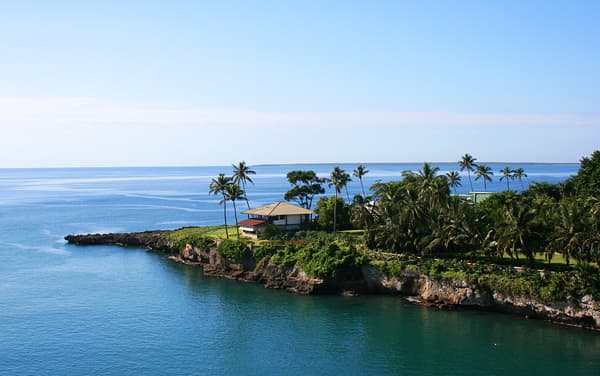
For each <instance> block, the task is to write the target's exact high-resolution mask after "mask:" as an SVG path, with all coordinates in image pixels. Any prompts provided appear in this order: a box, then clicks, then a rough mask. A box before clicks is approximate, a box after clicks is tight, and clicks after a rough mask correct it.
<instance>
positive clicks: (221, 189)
mask: <svg viewBox="0 0 600 376" xmlns="http://www.w3.org/2000/svg"><path fill="white" fill-rule="evenodd" d="M230 185H231V178H230V177H229V176H225V174H223V173H220V174H219V177H218V178H216V179H212V181H211V182H210V187H209V191H208V192H209V193H210V194H213V195H215V196H216V195H222V196H223V199H222V200H221V201H220V202H219V204H223V220H224V221H225V235H226V236H227V239H229V231H227V200H226V199H225V196H226V195H225V191H226V189H227V187H228V186H230Z"/></svg>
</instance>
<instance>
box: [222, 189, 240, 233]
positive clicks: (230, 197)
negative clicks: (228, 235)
mask: <svg viewBox="0 0 600 376" xmlns="http://www.w3.org/2000/svg"><path fill="white" fill-rule="evenodd" d="M244 197H245V192H244V190H243V189H242V188H240V186H239V185H237V184H229V185H228V186H227V187H226V188H225V198H224V199H223V201H231V202H232V203H233V214H234V215H235V230H236V231H237V237H238V239H239V238H240V228H239V225H238V217H237V208H236V206H235V201H236V200H241V199H243V198H244Z"/></svg>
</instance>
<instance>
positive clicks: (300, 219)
mask: <svg viewBox="0 0 600 376" xmlns="http://www.w3.org/2000/svg"><path fill="white" fill-rule="evenodd" d="M242 213H244V214H247V215H248V219H245V220H243V221H240V222H239V225H240V229H241V230H242V232H243V234H244V235H246V236H249V237H253V238H258V235H259V234H260V232H261V231H263V230H264V229H265V227H267V225H275V226H277V227H279V228H281V229H282V230H298V229H301V228H302V227H303V225H304V224H305V223H308V222H310V216H311V215H312V214H313V212H312V210H308V209H305V208H302V207H300V206H297V205H293V204H290V203H289V202H285V201H280V202H276V203H273V204H269V205H265V206H261V207H260V208H254V209H250V210H246V211H243V212H242Z"/></svg>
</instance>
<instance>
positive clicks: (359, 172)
mask: <svg viewBox="0 0 600 376" xmlns="http://www.w3.org/2000/svg"><path fill="white" fill-rule="evenodd" d="M368 172H369V170H367V168H366V167H365V165H362V164H361V165H358V167H356V169H355V170H354V172H353V173H352V175H353V176H355V177H357V178H358V180H360V189H361V190H362V194H363V197H364V196H366V194H365V186H364V185H363V181H362V178H363V176H365V175H366V174H367V173H368Z"/></svg>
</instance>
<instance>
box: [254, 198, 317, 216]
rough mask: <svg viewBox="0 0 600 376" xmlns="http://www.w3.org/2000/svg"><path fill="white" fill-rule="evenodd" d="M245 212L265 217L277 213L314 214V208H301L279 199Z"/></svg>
mask: <svg viewBox="0 0 600 376" xmlns="http://www.w3.org/2000/svg"><path fill="white" fill-rule="evenodd" d="M242 213H244V214H251V215H260V216H263V217H274V216H276V215H306V214H313V212H312V210H308V209H305V208H301V207H300V206H297V205H293V204H290V203H289V202H284V201H279V202H276V203H273V204H269V205H265V206H261V207H260V208H254V209H250V210H246V211H244V212H242Z"/></svg>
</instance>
